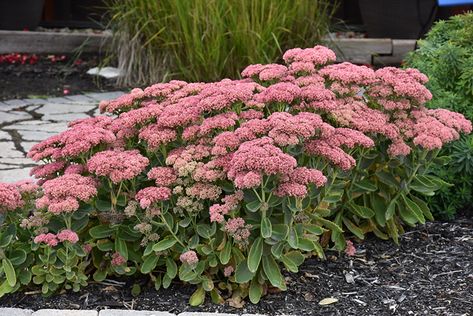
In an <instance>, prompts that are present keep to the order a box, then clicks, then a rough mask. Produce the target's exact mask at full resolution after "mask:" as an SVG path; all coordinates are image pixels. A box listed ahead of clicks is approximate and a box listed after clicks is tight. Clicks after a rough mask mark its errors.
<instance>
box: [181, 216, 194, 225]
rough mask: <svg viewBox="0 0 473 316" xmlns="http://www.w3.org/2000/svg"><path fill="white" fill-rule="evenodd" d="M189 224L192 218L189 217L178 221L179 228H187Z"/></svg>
mask: <svg viewBox="0 0 473 316" xmlns="http://www.w3.org/2000/svg"><path fill="white" fill-rule="evenodd" d="M191 222H192V218H191V217H190V216H189V217H186V218H184V219H183V220H181V221H179V226H181V227H187V226H189V225H190V223H191Z"/></svg>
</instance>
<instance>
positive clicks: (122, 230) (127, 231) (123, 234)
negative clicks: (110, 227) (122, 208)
mask: <svg viewBox="0 0 473 316" xmlns="http://www.w3.org/2000/svg"><path fill="white" fill-rule="evenodd" d="M117 236H118V237H119V238H120V239H123V240H125V241H138V240H140V239H141V238H142V236H141V233H139V232H137V231H136V230H134V229H132V227H130V226H129V225H120V226H119V227H118V231H117Z"/></svg>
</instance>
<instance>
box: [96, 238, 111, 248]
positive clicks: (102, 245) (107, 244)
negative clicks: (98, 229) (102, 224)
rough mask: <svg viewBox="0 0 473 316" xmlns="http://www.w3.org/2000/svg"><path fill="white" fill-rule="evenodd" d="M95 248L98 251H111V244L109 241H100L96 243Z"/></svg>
mask: <svg viewBox="0 0 473 316" xmlns="http://www.w3.org/2000/svg"><path fill="white" fill-rule="evenodd" d="M97 248H98V249H99V250H100V251H111V250H112V249H113V242H111V241H110V240H109V239H102V240H99V241H97Z"/></svg>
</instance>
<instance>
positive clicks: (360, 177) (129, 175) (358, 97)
mask: <svg viewBox="0 0 473 316" xmlns="http://www.w3.org/2000/svg"><path fill="white" fill-rule="evenodd" d="M283 59H284V60H285V62H286V65H280V64H269V65H261V64H257V65H250V66H248V67H247V68H246V69H245V70H244V71H243V72H242V76H243V77H245V79H243V80H229V79H226V80H222V81H220V82H215V83H186V82H183V81H171V82H169V83H160V84H155V85H152V86H150V87H148V88H146V89H144V90H142V89H134V90H132V91H131V93H130V94H126V95H123V96H121V97H119V98H118V99H116V100H111V101H104V102H102V103H101V104H100V108H101V110H102V111H106V112H109V115H105V116H98V117H94V118H87V119H83V120H79V121H75V122H72V123H71V124H70V128H69V129H68V130H67V131H64V132H62V133H60V134H58V135H55V136H52V137H51V138H49V139H47V140H45V141H43V142H41V143H39V144H37V145H35V146H33V147H32V149H31V151H30V152H29V154H28V155H29V157H31V158H32V159H34V160H36V161H43V162H44V164H42V165H40V166H38V167H35V168H34V169H33V170H32V174H33V175H34V176H35V177H36V178H39V179H40V182H39V186H37V185H35V184H32V183H29V182H21V183H16V184H2V183H0V215H1V216H0V222H1V227H0V259H1V262H2V263H1V264H2V265H1V267H0V296H2V295H5V294H8V293H12V292H15V291H17V290H20V289H22V288H25V287H32V288H34V287H40V288H41V291H42V293H43V294H45V295H51V294H53V293H55V292H56V291H58V290H62V289H64V288H65V289H72V290H74V291H78V290H79V289H80V288H81V287H82V286H85V285H86V284H87V282H88V281H89V280H90V279H93V280H95V281H102V280H104V279H105V278H107V277H113V276H123V275H126V276H132V275H140V274H141V275H147V276H148V277H149V279H150V280H151V281H153V282H154V284H155V287H156V288H157V289H159V288H160V287H163V288H167V287H169V285H170V284H171V282H172V281H173V280H174V279H179V280H181V281H183V282H185V283H189V284H193V285H195V286H196V288H197V289H196V291H195V293H194V294H193V295H192V297H191V298H190V304H192V305H199V304H201V303H202V302H203V301H204V299H205V297H206V295H208V296H209V297H210V298H212V300H213V301H214V302H216V303H222V302H223V301H224V299H234V300H239V299H242V298H246V297H248V298H249V300H250V301H251V302H253V303H257V302H258V301H259V300H260V298H261V297H262V295H263V294H264V293H267V291H268V288H270V287H276V288H279V289H280V290H285V289H286V287H287V284H286V280H285V278H284V277H283V274H282V271H281V268H285V269H286V270H287V271H290V272H298V271H299V266H300V265H301V264H302V263H303V262H304V260H305V259H306V258H308V257H310V256H317V257H319V258H321V259H323V258H324V257H325V255H324V249H325V248H327V247H329V248H332V249H336V250H339V251H343V250H346V252H347V254H351V253H353V245H352V242H351V241H350V240H349V242H348V241H347V240H346V239H347V238H348V239H357V240H363V239H364V238H365V235H366V234H368V233H370V232H373V233H374V234H375V235H376V236H378V237H379V238H383V239H388V238H392V239H393V240H394V241H395V242H398V238H399V234H400V233H402V232H403V231H404V227H405V226H406V225H407V226H415V225H416V224H417V223H425V221H426V220H431V219H432V215H431V213H430V210H429V207H428V206H427V204H426V203H425V202H424V200H423V199H422V198H419V196H421V197H423V196H432V195H433V194H434V193H435V191H437V190H438V189H439V188H440V187H442V186H443V185H444V182H443V181H442V180H440V179H439V178H438V177H435V176H432V174H431V170H430V167H431V166H432V165H433V164H438V163H441V162H442V161H443V159H441V158H438V157H437V154H438V152H439V150H440V149H441V148H442V146H443V144H445V143H448V142H450V141H453V140H455V139H457V138H458V137H459V134H460V133H462V132H465V133H469V132H471V129H472V125H471V122H469V121H468V120H466V119H465V118H464V116H463V115H461V114H458V113H454V112H450V111H448V110H444V109H438V110H428V109H426V108H425V107H424V106H423V104H424V103H425V102H426V101H428V100H429V99H430V97H431V94H430V92H429V91H428V90H427V89H426V88H425V86H424V85H423V84H424V83H425V81H426V80H427V78H426V77H425V76H424V75H422V74H421V73H419V72H418V71H417V70H415V69H406V70H401V69H397V68H392V67H388V68H383V69H379V70H377V71H376V72H375V71H374V70H372V69H370V68H367V67H365V66H356V65H353V64H350V63H341V64H332V62H334V61H335V54H334V53H333V51H331V50H329V49H327V48H325V47H322V46H316V47H314V48H311V49H291V50H289V51H287V52H286V53H285V54H284V56H283ZM136 288H137V287H135V289H136Z"/></svg>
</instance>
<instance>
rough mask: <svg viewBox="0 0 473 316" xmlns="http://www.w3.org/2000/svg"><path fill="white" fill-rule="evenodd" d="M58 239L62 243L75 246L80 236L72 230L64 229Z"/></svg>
mask: <svg viewBox="0 0 473 316" xmlns="http://www.w3.org/2000/svg"><path fill="white" fill-rule="evenodd" d="M56 237H57V239H58V240H59V241H61V242H65V241H68V242H70V243H71V244H75V243H77V242H78V241H79V236H78V235H77V233H76V232H74V231H72V230H70V229H64V230H62V231H61V232H59V233H58V234H57V235H56Z"/></svg>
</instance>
